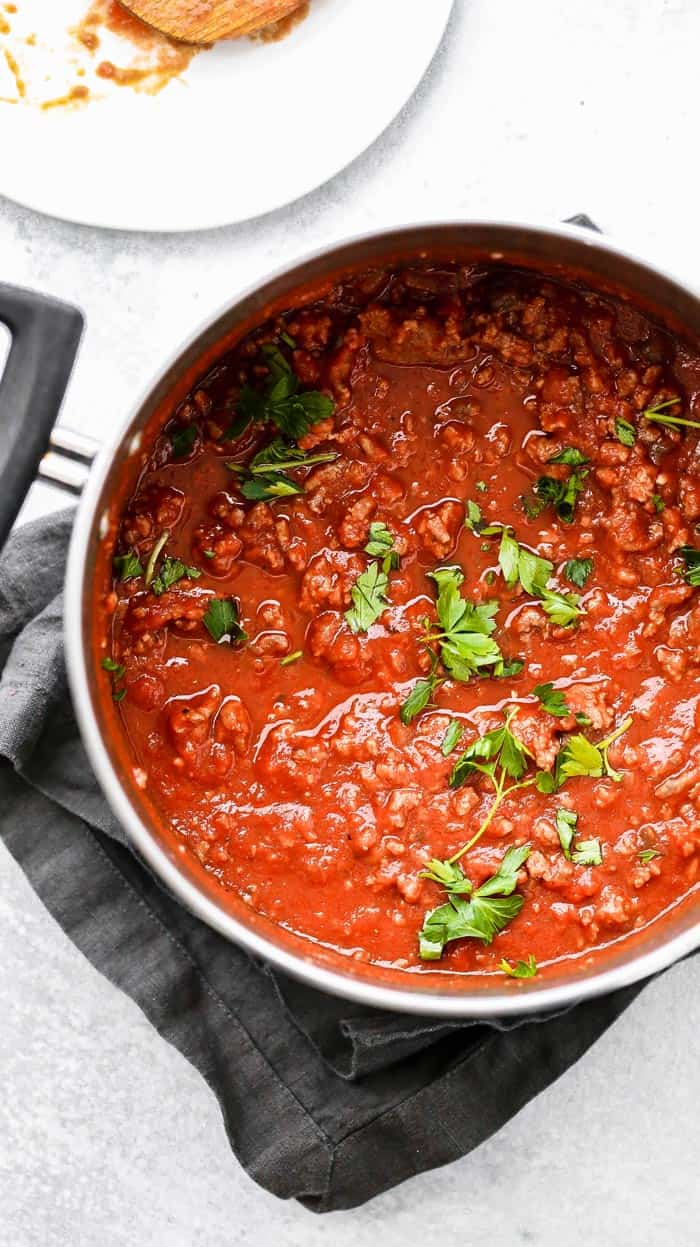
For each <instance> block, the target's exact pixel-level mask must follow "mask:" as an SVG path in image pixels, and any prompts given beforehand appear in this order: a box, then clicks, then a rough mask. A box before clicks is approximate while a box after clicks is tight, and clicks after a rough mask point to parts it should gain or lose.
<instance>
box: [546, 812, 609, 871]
mask: <svg viewBox="0 0 700 1247" xmlns="http://www.w3.org/2000/svg"><path fill="white" fill-rule="evenodd" d="M555 821H556V828H557V833H558V836H559V843H560V845H561V847H562V852H563V854H564V857H565V858H566V859H567V861H570V862H573V863H574V865H576V866H600V865H602V862H603V850H602V849H601V847H600V840H598V839H596V840H579V841H578V843H577V844H574V837H575V835H576V824H577V823H578V814H576V813H575V812H574V810H565V809H561V810H557V813H556V819H555Z"/></svg>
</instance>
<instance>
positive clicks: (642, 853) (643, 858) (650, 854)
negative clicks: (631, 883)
mask: <svg viewBox="0 0 700 1247" xmlns="http://www.w3.org/2000/svg"><path fill="white" fill-rule="evenodd" d="M637 857H638V858H639V860H640V862H641V863H642V866H648V865H649V862H653V860H654V858H655V857H661V853H660V852H659V850H658V849H640V850H639V852H638V854H637Z"/></svg>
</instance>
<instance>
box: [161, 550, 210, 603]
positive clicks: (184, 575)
mask: <svg viewBox="0 0 700 1247" xmlns="http://www.w3.org/2000/svg"><path fill="white" fill-rule="evenodd" d="M201 574H202V573H201V572H200V570H199V568H198V567H188V566H187V564H186V563H183V562H182V561H181V560H180V559H173V558H171V557H170V555H169V554H168V555H166V557H165V558H164V559H163V562H162V564H161V568H160V571H159V573H158V575H157V576H156V577H155V579H154V580H153V581H152V582H151V592H152V593H155V595H156V597H160V595H161V593H167V591H168V589H172V587H173V585H174V584H177V582H178V580H198V579H199V577H200V576H201Z"/></svg>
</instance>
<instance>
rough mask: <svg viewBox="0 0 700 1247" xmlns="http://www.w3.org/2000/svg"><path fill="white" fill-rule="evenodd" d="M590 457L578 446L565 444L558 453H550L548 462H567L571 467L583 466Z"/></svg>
mask: <svg viewBox="0 0 700 1247" xmlns="http://www.w3.org/2000/svg"><path fill="white" fill-rule="evenodd" d="M588 462H589V460H588V457H587V456H586V455H584V454H583V453H582V451H580V450H579V449H578V447H576V446H565V447H564V449H563V450H560V451H559V453H558V454H556V455H550V457H549V459H548V460H547V463H566V464H567V465H568V466H569V467H570V468H582V467H583V465H584V463H588Z"/></svg>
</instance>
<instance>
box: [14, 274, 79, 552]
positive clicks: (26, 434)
mask: <svg viewBox="0 0 700 1247" xmlns="http://www.w3.org/2000/svg"><path fill="white" fill-rule="evenodd" d="M0 323H2V324H4V325H6V326H7V328H8V330H9V332H10V338H11V343H10V353H9V355H8V357H7V362H6V364H5V370H4V372H3V373H2V375H1V376H0V546H2V544H3V542H4V541H5V538H6V537H7V536H8V534H9V532H10V529H11V527H12V523H13V521H14V519H15V516H16V515H17V512H18V511H19V509H20V507H21V505H22V503H23V502H24V498H25V495H26V493H27V490H28V489H29V486H30V485H31V483H32V481H33V479H34V477H35V475H36V471H37V468H38V466H39V461H40V459H41V457H42V455H43V454H44V453H45V451H46V448H47V446H48V442H49V434H50V432H51V429H52V428H53V425H54V422H55V420H56V417H57V415H58V413H59V410H60V407H61V402H62V400H63V395H64V393H65V389H66V386H67V384H68V378H69V377H70V374H71V369H72V367H73V362H74V360H75V356H76V354H77V350H78V344H79V342H80V336H81V334H82V332H83V316H82V313H81V312H79V311H78V309H77V308H75V307H71V306H70V305H69V304H68V303H59V302H58V300H57V299H49V298H47V297H46V296H45V295H41V294H35V293H34V292H33V291H30V290H19V289H18V288H17V287H16V286H6V285H3V283H2V282H0Z"/></svg>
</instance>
